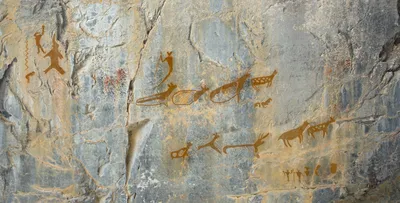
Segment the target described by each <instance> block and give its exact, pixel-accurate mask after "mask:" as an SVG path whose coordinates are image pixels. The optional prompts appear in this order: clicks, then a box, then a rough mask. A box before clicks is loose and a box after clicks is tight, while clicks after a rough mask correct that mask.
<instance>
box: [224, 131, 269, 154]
mask: <svg viewBox="0 0 400 203" xmlns="http://www.w3.org/2000/svg"><path fill="white" fill-rule="evenodd" d="M269 135H270V134H269V133H267V134H265V135H263V134H261V135H260V136H258V139H257V140H256V142H254V143H253V144H241V145H227V146H225V147H224V148H223V151H224V153H225V154H227V152H226V150H227V149H229V148H237V147H254V154H255V156H256V157H257V158H260V155H259V154H258V147H260V146H261V145H262V144H264V141H263V140H264V139H265V138H267V137H268V136H269Z"/></svg>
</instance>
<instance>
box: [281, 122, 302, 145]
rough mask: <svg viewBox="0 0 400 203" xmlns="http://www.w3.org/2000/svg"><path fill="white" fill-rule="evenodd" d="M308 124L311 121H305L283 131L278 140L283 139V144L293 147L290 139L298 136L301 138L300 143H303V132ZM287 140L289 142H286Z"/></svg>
mask: <svg viewBox="0 0 400 203" xmlns="http://www.w3.org/2000/svg"><path fill="white" fill-rule="evenodd" d="M308 125H309V123H308V122H307V121H304V123H303V124H302V125H301V126H299V127H297V128H295V129H293V130H289V131H287V132H285V133H283V134H282V135H281V136H279V138H278V140H283V144H285V146H286V147H287V146H288V145H289V147H292V145H290V143H289V140H293V139H295V138H296V137H298V138H299V140H300V143H301V141H303V132H304V130H305V129H306V128H307V126H308ZM286 142H287V144H286Z"/></svg>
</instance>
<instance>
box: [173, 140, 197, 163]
mask: <svg viewBox="0 0 400 203" xmlns="http://www.w3.org/2000/svg"><path fill="white" fill-rule="evenodd" d="M191 146H192V143H191V142H188V143H187V146H186V147H184V148H181V149H179V150H176V151H173V152H171V158H172V159H177V158H185V157H186V156H189V154H188V152H189V149H190V147H191Z"/></svg>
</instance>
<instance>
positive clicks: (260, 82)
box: [251, 70, 278, 89]
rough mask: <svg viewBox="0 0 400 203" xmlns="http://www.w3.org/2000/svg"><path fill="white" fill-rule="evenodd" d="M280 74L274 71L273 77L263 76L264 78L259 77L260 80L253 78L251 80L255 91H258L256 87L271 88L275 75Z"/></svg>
mask: <svg viewBox="0 0 400 203" xmlns="http://www.w3.org/2000/svg"><path fill="white" fill-rule="evenodd" d="M276 74H278V71H276V70H274V72H272V74H271V75H269V76H263V77H258V78H252V79H251V86H252V87H253V88H254V89H257V87H256V86H259V85H264V84H266V85H267V87H271V85H272V81H273V80H274V77H275V75H276Z"/></svg>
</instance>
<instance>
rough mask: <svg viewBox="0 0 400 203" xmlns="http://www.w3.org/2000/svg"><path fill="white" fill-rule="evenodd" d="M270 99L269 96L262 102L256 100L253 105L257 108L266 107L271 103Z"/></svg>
mask: <svg viewBox="0 0 400 203" xmlns="http://www.w3.org/2000/svg"><path fill="white" fill-rule="evenodd" d="M271 101H272V99H271V98H269V99H267V100H265V101H263V102H257V103H255V104H254V107H256V108H257V107H258V108H260V107H263V108H266V107H267V106H268V104H269V103H271Z"/></svg>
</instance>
